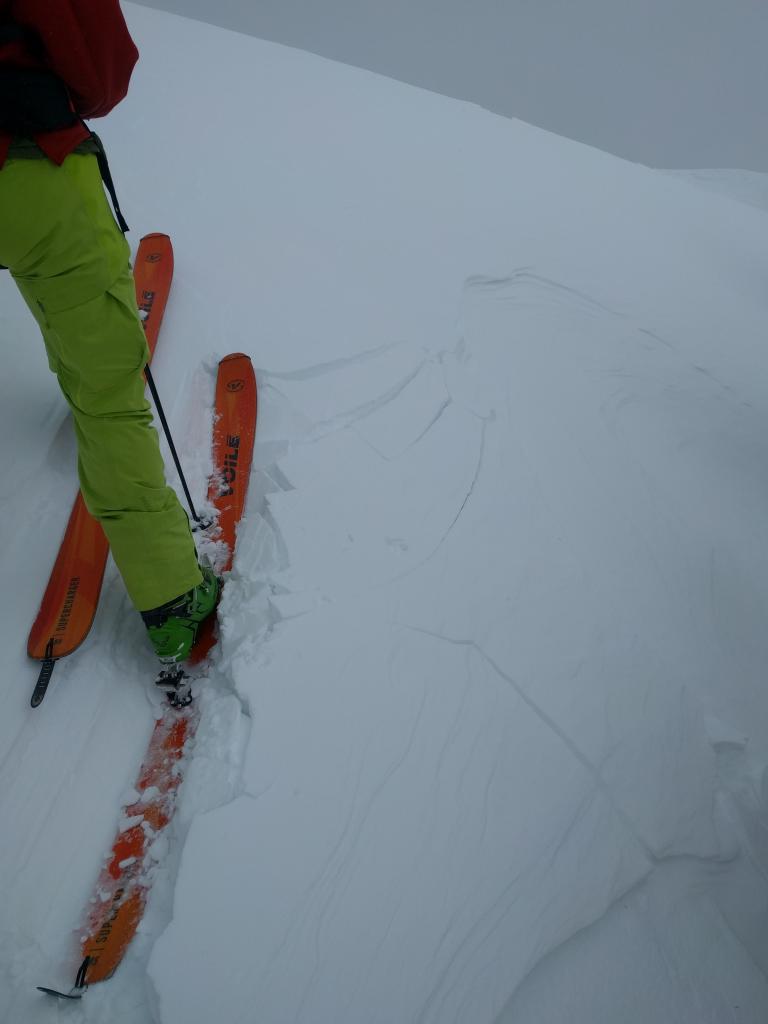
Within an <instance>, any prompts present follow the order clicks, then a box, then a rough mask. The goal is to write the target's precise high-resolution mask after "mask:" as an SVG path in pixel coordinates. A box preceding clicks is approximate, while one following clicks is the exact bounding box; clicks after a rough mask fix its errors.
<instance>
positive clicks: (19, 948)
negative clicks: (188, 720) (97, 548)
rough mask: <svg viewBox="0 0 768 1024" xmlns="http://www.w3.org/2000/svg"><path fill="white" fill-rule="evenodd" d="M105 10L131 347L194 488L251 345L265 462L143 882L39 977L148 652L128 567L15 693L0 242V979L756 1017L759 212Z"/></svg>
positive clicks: (135, 1017) (40, 483) (87, 866)
mask: <svg viewBox="0 0 768 1024" xmlns="http://www.w3.org/2000/svg"><path fill="white" fill-rule="evenodd" d="M128 15H129V19H130V24H131V27H132V29H133V31H134V33H135V35H136V38H137V41H138V43H139V46H140V49H141V51H142V62H141V64H140V66H139V69H138V71H137V74H136V79H135V85H134V88H133V90H132V93H131V96H130V97H129V99H128V100H127V101H126V103H125V104H124V105H123V106H122V107H120V108H119V109H118V111H117V112H115V114H114V115H113V116H112V117H111V119H110V120H109V121H108V123H107V124H106V125H105V126H104V129H103V136H104V137H105V140H106V142H107V143H108V145H109V148H110V154H111V159H112V163H113V169H114V171H115V175H116V178H117V182H118V187H119V189H120V193H121V200H122V204H123V208H124V210H125V211H126V212H127V215H128V219H129V222H130V223H131V225H132V228H133V238H134V240H135V241H137V240H138V238H139V237H140V236H141V235H142V234H144V233H146V232H148V231H150V230H166V231H168V232H169V233H170V234H171V235H172V237H173V239H174V244H175V249H176V280H175V284H174V291H173V295H172V300H171V303H170V305H169V309H168V313H167V316H166V321H165V324H164V328H163V335H162V338H161V341H160V346H159V348H158V352H157V356H156V361H155V375H156V379H157V381H158V385H159V387H160V388H161V391H162V392H163V393H164V395H165V399H166V402H167V406H168V412H169V415H170V418H171V421H172V425H173V427H174V428H175V431H176V433H177V435H178V439H179V442H180V448H181V450H182V454H183V456H184V459H185V462H186V463H187V466H188V468H189V471H190V476H191V479H192V483H193V486H194V488H195V491H196V493H197V494H201V493H202V492H203V487H204V480H205V474H206V470H207V465H208V460H207V452H206V445H207V437H208V434H209V431H210V414H209V411H208V410H209V406H210V401H211V397H212V386H213V373H214V367H215V362H216V358H217V356H219V355H223V354H225V353H226V352H228V351H231V350H243V351H246V352H248V353H250V354H251V355H252V357H253V359H254V363H255V365H256V367H257V376H258V379H259V383H260V419H259V426H258V433H257V446H256V453H255V470H254V474H253V478H252V484H251V500H250V505H249V513H248V516H247V518H246V520H245V522H244V524H243V527H242V530H241V534H240V540H239V547H238V555H237V560H236V564H235V567H234V571H233V573H232V576H231V579H230V580H229V583H228V585H227V589H226V593H225V598H224V604H223V609H222V613H223V618H224V622H223V639H222V643H221V645H220V648H219V650H218V652H217V657H216V661H215V664H214V666H213V669H212V671H211V675H210V679H209V681H208V683H207V685H206V688H205V690H204V692H203V693H202V695H201V698H200V699H201V702H202V711H203V720H202V724H201V727H200V732H199V734H198V737H197V741H196V744H195V747H194V750H193V751H192V752H191V756H190V760H189V763H188V765H187V773H186V782H185V785H184V787H183V790H182V796H181V804H180V810H179V813H178V816H177V819H176V821H175V823H174V826H173V829H172V832H171V835H170V837H169V839H170V841H169V844H168V848H167V850H166V851H165V852H166V856H165V858H164V859H163V860H162V862H161V863H160V864H159V866H158V870H157V877H156V881H155V887H154V890H153V897H152V900H151V903H150V907H149V909H148V914H147V918H146V920H145V922H144V925H143V927H142V931H141V934H140V935H139V936H138V938H137V940H136V942H135V943H134V945H133V946H132V948H131V950H130V952H129V955H128V957H127V958H126V961H125V962H124V964H123V965H122V967H121V968H120V970H119V972H118V973H117V975H116V976H115V977H114V978H113V979H112V981H110V982H108V983H107V984H105V985H102V986H97V987H94V988H93V989H92V990H91V991H89V993H88V995H87V997H86V999H85V1000H84V1001H83V1003H82V1005H77V1006H67V1007H63V1008H60V1009H57V1008H56V1006H55V1004H52V1003H50V1002H47V1001H46V1000H45V999H44V998H43V997H42V996H39V995H38V994H37V993H35V991H34V985H35V984H38V983H41V982H42V983H54V984H57V985H66V984H67V981H68V980H70V981H71V978H72V963H73V961H74V937H76V935H77V930H76V929H77V925H78V922H79V921H81V920H82V915H83V907H84V905H85V902H86V900H87V899H88V896H89V894H90V891H91V886H92V885H93V881H94V879H95V877H96V875H97V873H98V868H99V866H100V858H101V856H102V854H103V853H104V852H105V850H106V849H107V848H108V846H109V844H110V842H111V839H112V835H113V832H114V829H115V826H116V824H117V821H118V817H119V809H120V800H121V797H122V796H124V795H125V793H126V792H127V791H129V790H130V787H131V786H132V784H133V780H134V777H135V772H136V770H137V767H138V764H139V761H140V759H141V755H142V752H143V748H144V745H145V744H146V740H147V738H148V735H149V732H150V730H151V726H152V716H153V704H152V695H151V694H148V690H149V682H148V681H149V680H150V679H151V677H152V671H153V668H152V659H151V656H150V654H149V651H148V650H147V647H146V643H145V641H144V639H143V637H142V627H141V623H140V622H139V621H138V619H137V617H136V616H135V615H134V614H133V613H132V612H131V610H130V607H129V605H128V602H127V600H126V598H125V595H124V593H123V590H122V585H121V583H120V580H119V578H117V576H116V574H115V572H114V569H111V570H110V575H109V577H108V582H107V588H106V591H105V595H104V601H103V605H102V608H101V610H100V612H99V616H98V618H97V622H96V624H95V626H94V630H93V633H92V636H91V638H90V639H89V641H88V643H87V645H86V646H85V647H84V648H83V649H82V650H81V651H80V652H79V653H78V654H77V655H75V656H74V657H72V658H70V659H69V660H68V661H67V662H66V663H64V664H62V665H61V666H60V667H59V668H57V671H56V676H55V682H54V684H53V686H52V689H51V692H50V694H49V696H48V697H47V698H46V701H45V704H44V705H43V707H42V708H41V709H40V710H39V711H38V712H35V713H32V712H31V711H30V710H29V708H28V697H29V691H30V690H31V687H32V684H33V677H34V670H33V668H32V667H31V666H30V665H29V664H28V663H27V662H26V659H25V656H24V640H25V637H26V632H27V629H28V626H29V623H31V621H32V618H33V616H34V612H35V609H36V605H37V602H38V601H39V598H40V595H41V593H42V588H43V585H44V582H45V579H46V578H47V572H48V569H49V567H50V562H51V559H52V557H53V553H54V551H55V549H56V546H57V544H58V539H59V536H60V534H61V531H62V529H63V526H64V523H65V520H66V515H67V510H68V504H69V501H70V498H71V495H72V494H73V491H74V481H73V477H74V450H73V440H72V436H71V433H70V428H69V424H68V423H67V421H66V417H65V413H64V407H63V403H62V401H61V399H60V398H59V396H58V395H57V393H56V388H55V383H54V381H53V380H52V379H51V378H50V377H49V376H48V375H47V374H46V372H45V363H44V357H43V353H42V346H41V344H40V342H39V340H38V339H37V337H36V335H35V330H34V328H33V326H32V324H31V321H30V319H29V317H28V315H27V314H26V311H25V310H24V309H23V307H22V304H21V302H20V300H19V299H18V297H17V296H16V295H15V293H14V291H13V286H12V284H11V283H10V282H9V281H8V280H7V278H4V279H2V280H0V289H2V301H1V302H0V331H1V332H2V336H3V337H4V338H7V345H6V347H7V349H8V350H9V351H12V353H13V363H12V364H11V365H10V367H9V370H8V371H7V373H6V374H5V375H4V377H3V382H2V384H0V388H1V389H2V391H1V393H2V399H3V401H2V402H1V403H0V452H1V453H2V460H3V466H4V468H5V472H4V474H3V486H2V490H0V507H2V511H3V513H4V519H5V522H6V523H7V524H13V527H12V531H13V532H12V533H11V529H10V528H9V529H8V535H7V541H6V543H5V544H4V545H3V548H2V565H3V571H4V578H6V579H8V580H9V581H10V580H12V581H13V584H14V603H13V607H11V608H7V609H6V614H5V615H4V616H3V618H2V622H0V630H1V631H2V634H1V641H2V645H3V650H4V651H5V652H6V659H5V662H4V666H5V675H6V677H7V678H6V690H7V696H8V699H7V701H6V705H5V713H4V715H3V716H2V718H0V822H2V833H1V834H0V905H1V906H2V907H3V911H4V913H3V918H2V923H1V924H0V954H1V956H0V1020H2V1021H3V1022H6V1021H8V1022H14V1024H15V1022H17V1021H24V1022H25V1024H27V1022H31V1024H37V1022H47V1021H51V1020H57V1019H61V1020H64V1019H66V1020H67V1021H83V1022H103V1021H106V1020H109V1021H110V1022H114V1024H146V1022H148V1021H150V1020H153V1021H160V1022H162V1024H182V1022H183V1024H204V1022H205V1024H208V1022H210V1021H211V1020H221V1021H223V1022H226V1024H255V1022H257V1021H258V1022H259V1024H283V1022H287V1021H293V1022H303V1024H326V1022H327V1024H353V1022H354V1024H361V1022H365V1024H384V1022H386V1024H390V1022H397V1024H407V1022H414V1024H415V1022H417V1021H418V1022H421V1024H427V1022H435V1024H448V1022H462V1024H463V1022H466V1021H472V1022H473V1024H482V1022H489V1024H490V1022H497V1024H534V1022H537V1024H538V1022H545V1021H546V1022H547V1024H550V1022H553V1021H559V1020H568V1021H574V1022H579V1024H581V1022H589V1024H595V1022H597V1024H608V1022H611V1024H613V1022H615V1021H616V1020H621V1021H622V1022H628V1024H648V1022H649V1021H657V1020H666V1021H673V1020H674V1021H675V1022H684V1024H694V1022H695V1024H700V1022H713V1024H715V1022H716V1024H722V1022H730V1021H734V1022H735V1021H739V1022H740V1024H745V1022H749V1024H753V1022H754V1024H757V1022H758V1021H760V1022H762V1021H764V1020H765V1015H766V1011H768V983H767V982H766V972H767V971H768V943H766V939H765V928H764V920H765V914H766V910H767V909H768V885H767V884H766V877H768V843H767V842H766V838H765V836H766V825H768V785H766V779H767V778H768V775H766V765H767V764H768V698H766V680H765V668H764V666H765V665H766V662H767V661H768V631H767V630H766V629H765V621H766V616H767V613H768V554H767V553H766V552H768V547H767V546H766V540H767V539H768V537H767V536H766V534H767V533H768V527H767V526H766V523H767V522H768V516H766V508H768V476H767V475H766V468H765V467H766V465H768V451H767V449H768V443H767V442H766V415H765V410H766V408H768V380H767V379H766V372H765V367H766V357H765V353H764V345H765V316H766V298H765V295H766V266H767V262H766V257H768V241H767V240H766V239H767V237H768V236H767V233H766V219H765V217H766V215H765V213H763V212H762V211H760V210H758V209H755V208H754V207H751V206H748V205H745V204H739V203H734V202H732V201H731V200H729V199H723V198H720V197H718V196H714V195H711V194H709V193H708V192H706V191H704V190H702V189H700V188H698V187H691V186H690V185H689V184H687V183H685V182H680V181H676V180H674V179H673V178H670V177H668V176H664V175H661V174H658V173H655V172H652V171H649V170H647V169H645V168H643V167H640V166H636V165H632V164H628V163H624V162H622V161H620V160H617V159H615V158H612V157H609V156H606V155H605V154H602V153H599V152H597V151H595V150H592V149H589V148H587V147H584V146H579V145H576V144H574V143H571V142H566V141H564V140H562V139H559V138H557V137H555V136H552V135H549V134H547V133H545V132H542V131H540V130H536V129H533V128H530V127H528V126H526V125H524V124H521V123H518V122H512V121H507V120H504V119H502V118H499V117H496V116H493V115H491V114H488V113H486V112H483V111H481V110H479V109H477V108H474V107H472V106H469V105H466V104H461V103H457V102H454V101H451V100H447V99H445V98H442V97H439V96H436V95H433V94H430V93H426V92H421V91H418V90H416V89H413V88H411V87H408V86H403V85H400V84H398V83H395V82H392V81H389V80H386V79H383V78H378V77H376V76H373V75H371V74H368V73H365V72H362V71H358V70H354V69H351V68H347V67H344V66H341V65H337V64H333V63H330V62H327V61H323V60H321V59H319V58H315V57H311V56H309V55H306V54H303V53H300V52H298V51H292V50H288V49H285V48H281V47H279V46H275V45H272V44H267V43H263V42H260V41H258V40H255V39H252V38H248V37H244V36H238V35H235V34H232V33H227V32H225V31H222V30H217V29H213V28H211V27H210V26H204V25H201V24H197V23H195V22H192V21H188V20H184V19H180V18H177V17H174V16H171V15H166V14H160V13H157V12H154V11H150V10H148V9H144V8H140V7H133V6H130V5H129V6H128ZM30 505H32V507H33V508H34V514H33V515H30V511H29V510H30Z"/></svg>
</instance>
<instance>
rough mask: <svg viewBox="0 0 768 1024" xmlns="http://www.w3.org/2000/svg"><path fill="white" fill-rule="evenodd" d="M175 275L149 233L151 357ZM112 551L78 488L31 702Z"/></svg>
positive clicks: (34, 633) (67, 643)
mask: <svg viewBox="0 0 768 1024" xmlns="http://www.w3.org/2000/svg"><path fill="white" fill-rule="evenodd" d="M172 277H173V248H172V247H171V240H170V238H169V237H168V235H163V234H152V235H145V236H144V238H142V240H141V243H140V244H139V249H138V252H137V254H136V262H135V266H134V280H135V282H136V302H137V304H138V306H139V310H140V311H141V315H142V317H143V321H144V330H145V332H146V336H147V342H148V344H149V352H150V358H151V357H152V354H153V353H154V351H155V346H156V345H157V337H158V334H159V331H160V325H161V323H162V320H163V313H164V312H165V305H166V301H167V299H168V293H169V292H170V288H171V279H172ZM108 554H109V545H108V543H107V538H106V537H105V536H104V531H103V530H102V528H101V526H100V525H99V524H98V523H97V522H96V520H95V519H93V518H92V517H91V515H90V514H89V512H88V510H87V509H86V507H85V502H84V501H83V497H82V494H80V492H78V494H77V497H76V499H75V503H74V506H73V508H72V513H71V515H70V517H69V523H68V525H67V529H66V531H65V533H64V537H63V539H62V542H61V546H60V547H59V553H58V556H57V558H56V561H55V563H54V566H53V570H52V572H51V577H50V579H49V581H48V586H47V587H46V590H45V594H44V595H43V600H42V603H41V605H40V610H39V612H38V613H37V618H36V619H35V621H34V623H33V624H32V629H31V630H30V633H29V639H28V641H27V654H28V655H29V657H30V658H34V659H36V660H37V661H42V662H43V666H42V669H41V671H40V678H39V679H38V681H37V685H36V686H35V690H34V693H33V695H32V701H31V703H32V707H37V706H38V705H39V704H40V702H41V701H42V699H43V697H44V696H45V691H46V689H47V687H48V683H49V681H50V678H51V673H52V672H53V667H54V664H55V662H56V661H57V660H58V659H59V658H63V657H65V656H66V655H68V654H71V653H72V652H73V651H75V650H77V648H78V647H79V646H80V644H81V643H82V642H83V640H85V638H86V637H87V636H88V632H89V630H90V628H91V626H92V624H93V619H94V616H95V614H96V607H97V605H98V602H99V595H100V594H101V584H102V580H103V579H104V570H105V568H106V565H107V556H108Z"/></svg>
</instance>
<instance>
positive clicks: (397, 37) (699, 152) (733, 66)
mask: <svg viewBox="0 0 768 1024" xmlns="http://www.w3.org/2000/svg"><path fill="white" fill-rule="evenodd" d="M145 6H148V7H157V8H162V9H163V10H168V11H174V12H175V13H178V14H183V15H186V16H187V17H190V18H197V19H199V20H201V21H208V22H211V23H212V24H216V25H222V26H224V27H226V28H231V29H235V30H237V31H241V32H247V33H250V34H251V35H256V36H261V37H262V38H265V39H272V40H275V41H277V42H281V43H286V44H288V45H290V46H296V47H299V48H301V49H304V50H311V51H313V52H315V53H319V54H322V55H323V56H326V57H331V58H333V59H335V60H340V61H344V62H345V63H347V64H356V65H358V66H360V67H364V68H369V69H371V70H373V71H378V72H380V73H382V74H385V75H389V76H391V77H392V78H399V79H401V80H402V81H405V82H412V83H414V84H415V85H421V86H424V87H425V88H428V89H433V90H435V91H436V92H440V93H445V94H446V95H449V96H455V97H458V98H461V99H466V100H471V101H473V102H475V103H479V104H481V105H482V106H484V107H487V108H489V109H490V110H494V111H496V112H498V113H500V114H505V115H508V116H512V117H520V118H522V119H523V120H525V121H530V122H532V123H533V124H538V125H541V126H542V127H544V128H548V129H550V130H552V131H554V132H557V133H558V134H561V135H568V136H570V137H572V138H577V139H580V140H581V141H583V142H588V143H590V144H592V145H595V146H599V147H600V148H601V149H607V150H610V151H612V152H614V153H618V154H619V155H621V156H625V157H628V158H629V159H632V160H638V161H640V162H642V163H647V164H651V165H653V166H658V167H740V168H748V169H752V170H763V171H768V57H767V54H768V0H151V2H149V0H145ZM201 70H202V69H201Z"/></svg>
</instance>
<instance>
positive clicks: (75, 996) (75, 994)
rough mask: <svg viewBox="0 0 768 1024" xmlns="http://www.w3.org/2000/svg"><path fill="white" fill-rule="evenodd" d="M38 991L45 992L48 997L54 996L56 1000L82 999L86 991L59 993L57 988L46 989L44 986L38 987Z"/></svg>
mask: <svg viewBox="0 0 768 1024" xmlns="http://www.w3.org/2000/svg"><path fill="white" fill-rule="evenodd" d="M37 991H38V992H45V994H46V995H47V996H54V997H55V998H56V999H82V998H83V992H84V991H85V989H83V992H75V991H74V990H73V991H72V992H59V991H58V990H57V989H55V988H45V987H44V986H43V985H38V986H37Z"/></svg>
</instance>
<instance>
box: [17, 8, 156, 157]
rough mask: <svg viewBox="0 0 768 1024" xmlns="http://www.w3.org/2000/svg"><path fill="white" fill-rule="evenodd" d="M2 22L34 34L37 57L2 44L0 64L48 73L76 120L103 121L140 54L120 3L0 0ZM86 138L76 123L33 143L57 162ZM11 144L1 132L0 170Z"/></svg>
mask: <svg viewBox="0 0 768 1024" xmlns="http://www.w3.org/2000/svg"><path fill="white" fill-rule="evenodd" d="M7 21H12V22H14V23H15V24H17V25H20V26H22V27H24V28H27V29H31V30H32V31H33V32H35V33H36V34H37V36H38V37H39V38H40V41H41V43H42V54H41V53H38V52H32V50H31V48H30V47H28V46H27V45H26V44H25V43H23V42H13V43H7V44H5V45H0V63H2V64H8V65H12V66H16V67H24V68H46V69H47V70H49V71H53V72H54V74H56V75H58V77H59V78H60V79H61V80H62V81H63V82H64V84H65V85H66V86H67V89H68V90H69V94H70V98H71V101H72V106H73V109H74V110H75V112H76V113H77V114H78V116H79V117H103V116H104V115H105V114H108V113H109V112H110V110H112V108H113V107H115V106H116V105H117V104H118V103H119V102H120V100H122V99H123V97H124V96H125V94H126V92H127V91H128V83H129V81H130V78H131V72H132V71H133V68H134V65H135V64H136V61H137V60H138V57H139V53H138V50H137V49H136V47H135V45H134V43H133V40H132V39H131V37H130V34H129V32H128V28H127V26H126V24H125V19H124V18H123V13H122V11H121V10H120V2H119V0H0V22H7ZM88 134H89V133H88V130H87V129H86V128H84V127H83V126H82V125H79V124H76V125H73V126H72V127H71V128H64V129H62V130H60V131H55V132H46V133H45V134H44V135H39V136H36V137H35V142H36V143H37V144H38V146H40V148H41V149H42V150H43V152H44V153H45V155H46V156H47V157H48V158H49V159H51V160H53V161H54V162H55V163H57V164H60V163H62V162H63V160H64V159H65V157H67V156H69V154H70V153H71V152H72V150H73V149H75V147H76V146H77V145H79V143H81V142H82V141H83V140H84V139H86V138H87V137H88ZM10 144H11V137H10V136H9V135H4V134H2V133H0V167H2V165H3V163H4V162H5V159H6V157H7V155H8V147H9V146H10Z"/></svg>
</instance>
